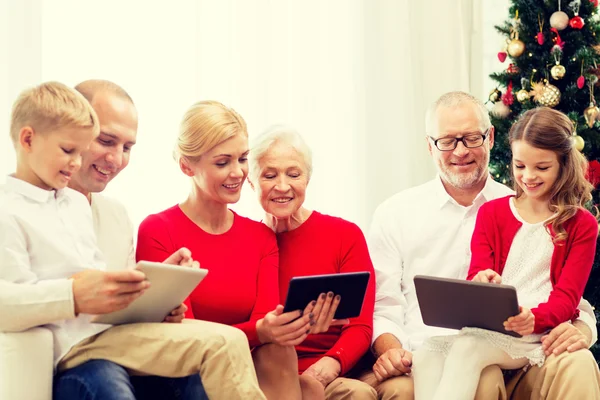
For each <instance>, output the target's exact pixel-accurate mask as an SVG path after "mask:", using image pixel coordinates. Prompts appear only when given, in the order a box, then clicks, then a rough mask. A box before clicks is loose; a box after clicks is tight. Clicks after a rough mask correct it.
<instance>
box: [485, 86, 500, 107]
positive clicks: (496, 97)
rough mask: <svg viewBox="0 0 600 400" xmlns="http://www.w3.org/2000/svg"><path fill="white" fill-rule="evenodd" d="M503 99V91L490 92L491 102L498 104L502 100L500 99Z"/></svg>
mask: <svg viewBox="0 0 600 400" xmlns="http://www.w3.org/2000/svg"><path fill="white" fill-rule="evenodd" d="M501 97H502V92H501V91H499V90H498V89H497V88H496V89H494V90H492V91H491V92H490V95H489V97H488V98H489V99H490V101H491V102H492V103H495V102H497V101H498V100H500V98H501Z"/></svg>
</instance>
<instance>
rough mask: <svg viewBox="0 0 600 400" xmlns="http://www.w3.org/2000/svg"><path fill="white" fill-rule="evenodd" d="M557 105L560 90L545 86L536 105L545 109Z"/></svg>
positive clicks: (552, 86)
mask: <svg viewBox="0 0 600 400" xmlns="http://www.w3.org/2000/svg"><path fill="white" fill-rule="evenodd" d="M558 103H560V90H559V89H558V88H557V87H556V86H554V85H550V84H546V85H545V86H544V91H543V92H542V95H541V96H540V99H539V100H538V104H539V105H541V106H545V107H555V106H557V105H558Z"/></svg>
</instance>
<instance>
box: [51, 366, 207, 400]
mask: <svg viewBox="0 0 600 400" xmlns="http://www.w3.org/2000/svg"><path fill="white" fill-rule="evenodd" d="M53 392H54V394H53V398H54V400H153V399H165V400H167V399H172V400H208V396H207V395H206V392H205V391H204V388H203V386H202V382H201V380H200V375H198V374H197V375H191V376H188V377H185V378H163V377H158V376H129V374H128V373H127V370H126V369H125V368H123V367H122V366H120V365H118V364H115V363H113V362H111V361H107V360H92V361H88V362H86V363H84V364H81V365H79V366H77V367H75V368H72V369H69V370H67V371H64V372H62V373H59V374H58V375H56V376H55V377H54V390H53Z"/></svg>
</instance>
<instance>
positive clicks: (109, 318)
mask: <svg viewBox="0 0 600 400" xmlns="http://www.w3.org/2000/svg"><path fill="white" fill-rule="evenodd" d="M136 268H137V269H138V270H140V271H142V272H143V273H144V274H145V275H146V279H148V280H149V281H150V283H151V285H150V287H149V288H148V289H147V290H146V292H145V293H144V294H143V295H141V296H140V297H138V298H137V299H135V300H134V301H133V302H131V304H129V306H127V308H124V309H122V310H119V311H114V312H111V313H108V314H101V315H96V316H94V317H93V319H92V322H95V323H98V324H111V325H120V324H133V323H138V322H162V321H163V320H164V319H165V317H166V316H167V315H169V313H170V312H171V311H173V310H174V309H175V308H177V307H178V306H179V305H180V304H181V303H183V301H184V300H185V299H186V298H187V297H188V296H189V295H190V293H191V292H192V290H194V289H195V288H196V286H198V284H199V283H200V282H201V281H202V279H204V277H205V276H206V274H208V270H206V269H201V268H191V267H180V266H176V265H170V264H162V263H155V262H149V261H140V262H139V263H138V264H137V267H136Z"/></svg>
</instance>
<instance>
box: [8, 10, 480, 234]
mask: <svg viewBox="0 0 600 400" xmlns="http://www.w3.org/2000/svg"><path fill="white" fill-rule="evenodd" d="M1 1H4V2H3V3H0V4H1V6H0V14H1V15H0V29H4V30H7V31H8V33H9V34H7V35H1V36H2V37H0V54H3V55H6V56H5V58H6V60H7V62H6V63H2V65H1V66H0V68H2V69H0V74H1V75H0V85H3V86H4V85H6V90H2V92H3V93H4V96H3V95H0V101H2V103H0V108H1V110H3V111H2V112H0V118H2V119H0V123H2V124H3V125H2V126H5V127H7V128H6V131H8V117H7V114H8V110H9V108H10V104H11V103H12V101H13V100H14V98H15V97H16V95H17V94H18V92H19V91H20V90H21V89H23V88H24V87H26V86H28V85H33V84H36V83H38V82H40V81H45V80H59V81H63V82H65V83H67V84H71V85H74V84H76V83H78V82H80V81H82V80H85V79H90V78H104V79H109V80H113V81H115V82H117V83H119V84H121V85H122V86H123V87H125V88H126V90H128V91H129V92H130V94H131V95H132V97H133V98H134V100H135V102H136V104H137V106H138V109H139V114H140V127H139V136H138V144H137V145H136V147H135V149H134V151H133V154H132V159H131V163H130V165H129V167H128V168H127V169H126V170H125V171H123V172H122V173H121V175H120V176H119V177H118V178H116V179H115V180H114V181H113V182H112V183H111V184H110V185H109V187H108V189H107V191H106V193H107V194H109V195H112V196H114V197H117V198H119V199H120V200H122V201H123V202H124V203H125V204H126V205H127V206H128V208H129V210H130V213H131V216H132V219H133V220H134V222H135V223H139V222H140V221H141V220H142V219H143V218H144V217H145V216H146V215H148V214H149V213H152V212H157V211H160V210H162V209H164V208H166V207H169V206H171V205H173V204H175V203H176V202H178V201H181V200H183V199H184V198H185V195H186V193H187V191H188V189H189V183H188V182H187V180H186V179H184V177H183V176H182V174H181V173H180V172H179V171H178V169H177V167H176V165H175V163H174V162H173V161H172V159H171V149H172V144H173V143H174V138H175V135H176V132H177V126H178V123H179V119H180V117H181V115H182V114H183V112H184V111H185V109H186V108H187V107H188V106H189V105H191V104H192V103H193V102H195V101H198V100H201V99H215V100H219V101H221V102H223V103H225V104H227V105H230V106H232V107H233V108H235V109H236V110H237V111H239V112H240V113H241V114H242V115H243V116H244V118H245V119H246V120H247V122H248V126H249V130H250V135H251V137H253V136H255V135H256V134H257V133H259V132H260V131H261V130H263V129H264V128H266V127H267V126H268V125H270V124H273V123H286V124H289V125H292V126H295V127H296V128H297V129H298V130H299V131H300V132H301V133H302V134H303V135H304V137H305V138H306V140H307V142H308V143H309V145H310V146H311V147H312V149H313V152H314V163H315V173H314V176H313V180H312V181H311V183H310V186H309V192H308V198H307V205H308V206H309V207H312V208H315V209H318V210H320V211H322V212H326V213H330V214H334V215H338V216H341V217H344V218H347V219H349V220H352V221H354V222H357V223H358V224H359V225H360V226H361V227H362V228H363V229H365V228H367V227H368V224H369V221H370V218H371V215H372V212H373V211H374V209H375V207H376V206H377V205H378V204H379V203H380V202H381V201H382V200H384V199H385V198H386V197H388V196H390V195H391V194H393V193H395V192H397V191H399V190H401V189H404V188H406V187H409V186H413V185H415V184H418V183H421V182H424V181H425V180H427V179H430V178H431V177H432V176H433V175H434V168H433V165H432V163H431V161H430V159H429V156H428V154H427V152H426V146H425V141H424V134H425V133H424V123H423V116H424V112H425V108H426V106H427V105H428V104H429V103H430V102H432V101H433V100H435V98H436V97H438V96H439V95H440V94H442V93H443V92H446V91H448V90H455V89H462V90H469V89H470V87H471V86H472V82H473V73H472V70H476V69H477V65H478V63H477V62H474V61H473V59H472V53H473V49H472V48H473V46H477V43H478V42H477V40H478V36H477V35H476V33H477V31H476V27H477V22H478V21H479V19H480V14H478V13H479V12H480V11H479V10H480V8H478V7H477V6H476V5H477V4H479V3H478V1H477V0H446V1H443V2H436V3H435V6H434V5H432V4H431V3H429V2H416V1H409V0H330V1H319V0H307V1H302V2H298V1H294V0H281V1H269V0H255V1H243V0H220V1H210V0H199V1H194V0H180V1H177V2H169V3H168V4H167V3H166V2H160V3H159V2H142V1H116V0H105V1H102V2H93V1H80V0H54V1H42V0H25V1H9V2H8V3H7V0H0V2H1ZM142 7H143V12H140V9H141V8H142ZM6 21H8V23H2V22H6ZM2 32H3V31H0V34H1V33H2ZM7 136H8V135H4V136H3V137H1V138H0V176H2V175H6V174H8V173H10V172H11V171H12V170H13V169H14V156H13V151H12V148H11V146H10V141H9V140H8V139H7ZM234 208H235V209H236V210H238V211H239V212H241V213H242V214H245V215H249V216H251V217H254V218H260V217H261V212H260V209H259V207H258V206H257V204H256V200H255V198H254V195H253V193H252V192H251V190H250V189H249V188H248V187H246V188H245V189H244V192H243V195H242V200H241V201H240V203H238V204H236V205H235V206H234Z"/></svg>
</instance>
